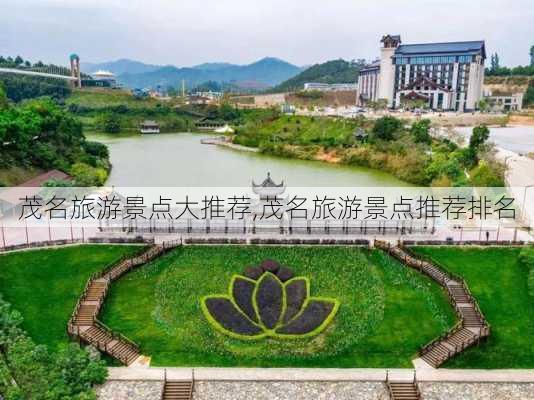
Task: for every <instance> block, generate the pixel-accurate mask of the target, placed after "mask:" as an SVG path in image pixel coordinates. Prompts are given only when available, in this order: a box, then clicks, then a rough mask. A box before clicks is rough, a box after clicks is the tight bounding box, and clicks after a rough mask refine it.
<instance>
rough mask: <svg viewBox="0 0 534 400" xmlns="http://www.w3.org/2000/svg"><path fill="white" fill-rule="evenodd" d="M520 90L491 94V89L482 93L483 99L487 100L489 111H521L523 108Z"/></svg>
mask: <svg viewBox="0 0 534 400" xmlns="http://www.w3.org/2000/svg"><path fill="white" fill-rule="evenodd" d="M523 96H524V94H523V93H522V92H519V93H512V94H493V93H492V92H491V91H489V90H488V91H486V92H485V93H484V99H485V100H486V101H487V102H488V105H489V108H490V110H491V111H504V112H508V111H521V110H522V109H523Z"/></svg>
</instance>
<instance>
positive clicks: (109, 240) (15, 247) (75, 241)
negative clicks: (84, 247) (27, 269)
mask: <svg viewBox="0 0 534 400" xmlns="http://www.w3.org/2000/svg"><path fill="white" fill-rule="evenodd" d="M106 243H109V244H143V243H146V244H154V239H153V238H144V237H141V236H138V237H134V238H96V237H93V238H87V239H58V240H43V241H39V242H29V243H20V244H14V245H9V246H2V247H0V253H4V252H8V251H15V250H24V249H33V248H39V247H54V246H65V245H73V244H106Z"/></svg>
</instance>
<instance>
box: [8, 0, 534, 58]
mask: <svg viewBox="0 0 534 400" xmlns="http://www.w3.org/2000/svg"><path fill="white" fill-rule="evenodd" d="M0 7H1V10H2V12H0V24H1V25H0V26H2V29H1V30H0V40H1V43H2V48H1V49H0V51H1V52H2V53H4V54H6V55H7V54H9V55H14V54H21V55H22V56H23V57H26V58H29V59H31V60H37V59H42V60H44V61H52V62H56V63H63V64H64V63H66V62H67V57H68V54H70V53H71V52H76V53H78V54H79V55H80V56H81V58H82V60H86V61H104V60H110V59H117V58H124V57H128V58H134V59H139V60H142V61H146V62H150V63H157V64H175V65H180V66H185V65H193V64H198V63H201V62H206V61H230V62H236V63H248V62H251V61H254V60H256V59H258V58H261V57H264V56H276V57H280V58H283V59H287V60H289V61H291V62H294V63H296V64H311V63H315V62H321V61H324V60H328V59H334V58H340V57H342V58H346V59H352V58H362V57H363V58H367V59H370V58H374V57H375V56H377V55H378V53H379V50H378V46H379V39H380V37H381V35H382V34H384V33H398V34H401V35H402V37H403V40H404V42H406V43H413V42H427V41H452V40H473V39H486V41H487V47H488V51H489V52H495V51H497V52H498V53H499V54H500V55H501V60H503V62H504V63H505V64H509V65H516V64H526V63H527V62H528V50H529V48H530V46H531V45H532V44H534V43H531V42H534V40H533V39H532V38H534V25H533V24H532V23H530V21H532V20H534V7H532V4H531V0H516V1H514V2H504V1H500V0H485V1H470V2H468V1H464V0H447V1H445V0H436V1H428V0H412V1H411V2H404V3H403V4H402V6H400V5H399V3H398V1H393V0H382V1H369V0H359V1H355V0H330V1H328V2H325V1H324V0H321V1H319V0H307V1H292V2H291V1H287V0H264V1H261V2H260V1H250V0H224V1H221V0H202V1H199V0H194V1H193V0H181V1H175V0H174V1H172V0H150V1H146V0H143V1H141V0H128V1H124V0H122V1H118V0H107V1H102V0H92V1H87V0H68V1H67V0H40V1H38V0H24V1H23V2H22V1H13V0H0ZM6 10H8V11H7V12H6Z"/></svg>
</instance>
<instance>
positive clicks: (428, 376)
mask: <svg viewBox="0 0 534 400" xmlns="http://www.w3.org/2000/svg"><path fill="white" fill-rule="evenodd" d="M165 370H167V378H168V379H175V380H186V379H191V378H192V377H193V378H194V379H195V380H196V381H322V382H327V381H336V382H341V381H367V382H385V380H386V375H389V377H390V379H400V380H402V379H409V378H410V377H413V373H414V370H413V369H385V368H347V369H337V368H159V367H110V368H108V371H109V376H108V380H125V381H137V380H144V381H151V380H153V381H154V380H155V381H158V380H163V376H164V373H165V372H164V371H165ZM416 373H417V380H418V381H419V382H515V383H521V382H524V383H534V369H503V370H479V369H443V368H441V369H416Z"/></svg>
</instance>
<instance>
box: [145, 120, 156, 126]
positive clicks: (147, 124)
mask: <svg viewBox="0 0 534 400" xmlns="http://www.w3.org/2000/svg"><path fill="white" fill-rule="evenodd" d="M141 125H143V126H159V124H158V123H157V122H156V121H150V120H145V121H143V122H142V123H141Z"/></svg>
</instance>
